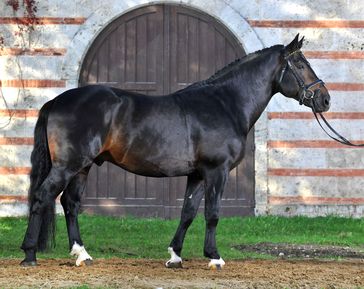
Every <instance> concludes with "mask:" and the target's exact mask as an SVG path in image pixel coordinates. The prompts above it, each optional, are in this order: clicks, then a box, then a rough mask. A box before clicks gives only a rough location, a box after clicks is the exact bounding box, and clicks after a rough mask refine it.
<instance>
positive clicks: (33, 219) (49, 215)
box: [21, 168, 70, 266]
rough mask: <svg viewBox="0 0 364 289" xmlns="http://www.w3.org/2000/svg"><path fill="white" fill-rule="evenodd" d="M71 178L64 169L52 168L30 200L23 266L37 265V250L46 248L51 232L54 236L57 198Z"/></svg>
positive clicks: (23, 247) (23, 246)
mask: <svg viewBox="0 0 364 289" xmlns="http://www.w3.org/2000/svg"><path fill="white" fill-rule="evenodd" d="M69 178H70V175H69V174H66V172H65V171H64V170H62V169H56V168H52V169H51V171H50V172H49V174H48V176H47V178H46V179H45V180H44V181H43V183H42V185H41V186H40V188H39V189H38V190H37V191H36V192H35V194H34V197H33V199H32V200H31V202H30V205H31V207H30V215H29V221H28V228H27V231H26V233H25V237H24V241H23V244H22V246H21V248H22V249H23V250H24V252H25V259H24V260H23V261H22V262H21V265H22V266H35V265H36V251H37V250H44V249H45V248H46V245H47V240H48V236H49V234H51V235H53V236H52V237H54V206H55V199H56V198H57V196H58V195H59V194H60V193H61V192H62V190H63V189H64V187H65V186H66V184H67V182H68V180H69Z"/></svg>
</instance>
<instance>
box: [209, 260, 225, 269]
mask: <svg viewBox="0 0 364 289" xmlns="http://www.w3.org/2000/svg"><path fill="white" fill-rule="evenodd" d="M208 266H209V268H210V270H217V271H220V270H222V268H223V267H224V266H225V262H224V260H223V259H222V258H220V259H212V260H211V261H210V263H209V265H208Z"/></svg>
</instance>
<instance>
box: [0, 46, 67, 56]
mask: <svg viewBox="0 0 364 289" xmlns="http://www.w3.org/2000/svg"><path fill="white" fill-rule="evenodd" d="M66 52H67V49H64V48H33V49H23V48H4V49H0V56H4V55H29V56H64V55H65V54H66Z"/></svg>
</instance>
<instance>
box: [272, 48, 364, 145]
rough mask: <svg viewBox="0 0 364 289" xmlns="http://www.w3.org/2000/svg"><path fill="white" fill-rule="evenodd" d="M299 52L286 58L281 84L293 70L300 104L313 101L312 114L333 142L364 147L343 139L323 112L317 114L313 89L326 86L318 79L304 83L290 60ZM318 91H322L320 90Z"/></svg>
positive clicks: (280, 79)
mask: <svg viewBox="0 0 364 289" xmlns="http://www.w3.org/2000/svg"><path fill="white" fill-rule="evenodd" d="M296 52H298V51H295V52H293V53H291V54H289V55H287V56H285V58H284V59H285V60H286V65H285V67H284V68H283V70H282V73H281V76H280V78H279V82H281V81H282V79H283V77H284V74H285V73H286V71H287V70H288V69H290V70H291V72H292V74H293V76H294V78H295V79H296V81H297V83H298V85H299V87H300V91H299V104H300V105H302V104H303V102H304V101H305V100H311V101H312V107H311V108H312V112H313V114H314V116H315V118H316V120H317V122H318V124H319V125H320V127H321V128H322V130H323V131H324V132H325V133H326V134H327V135H328V136H329V137H330V138H331V139H333V140H335V141H337V142H339V143H341V144H343V145H347V146H353V147H364V144H354V143H352V142H351V141H349V140H348V139H347V138H345V137H343V136H342V135H341V134H339V133H338V132H337V131H336V130H335V129H334V128H333V127H332V126H331V125H330V124H329V122H328V121H327V120H326V118H325V117H324V116H323V114H322V113H321V112H317V111H316V108H315V102H314V101H313V99H314V98H315V97H316V90H312V88H313V87H315V86H316V85H318V84H322V85H324V84H325V83H324V82H323V81H322V80H321V79H319V78H318V79H317V80H315V81H313V82H311V83H310V84H308V85H306V84H305V82H304V81H303V79H302V78H301V76H300V75H299V74H298V73H297V71H296V70H295V69H294V68H293V65H292V63H291V61H290V59H289V57H290V56H291V55H292V54H295V53H296ZM303 60H304V61H305V62H306V64H307V65H308V66H310V64H309V63H308V61H307V60H306V59H304V58H303ZM318 90H320V89H319V88H318ZM317 115H319V116H320V117H321V119H322V121H323V122H324V123H325V124H326V126H327V128H329V130H330V131H331V132H332V133H333V134H334V136H333V135H331V134H330V133H329V132H328V131H327V130H326V129H325V128H324V126H323V125H322V124H321V122H320V119H319V118H318V116H317Z"/></svg>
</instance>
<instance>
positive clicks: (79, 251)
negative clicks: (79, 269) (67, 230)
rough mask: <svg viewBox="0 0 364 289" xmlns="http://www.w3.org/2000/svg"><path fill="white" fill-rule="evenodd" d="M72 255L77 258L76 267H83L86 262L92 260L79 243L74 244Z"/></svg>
mask: <svg viewBox="0 0 364 289" xmlns="http://www.w3.org/2000/svg"><path fill="white" fill-rule="evenodd" d="M70 255H71V256H76V257H77V260H76V266H81V265H82V262H83V261H85V260H92V257H91V256H90V255H89V254H88V253H87V251H86V249H85V247H84V246H80V245H79V244H77V242H75V243H74V244H73V246H72V250H71V253H70Z"/></svg>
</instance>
